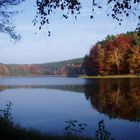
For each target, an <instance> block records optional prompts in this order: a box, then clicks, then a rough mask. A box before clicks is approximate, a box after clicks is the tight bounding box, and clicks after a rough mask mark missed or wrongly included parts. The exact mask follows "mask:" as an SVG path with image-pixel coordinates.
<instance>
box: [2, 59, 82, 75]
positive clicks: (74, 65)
mask: <svg viewBox="0 0 140 140" xmlns="http://www.w3.org/2000/svg"><path fill="white" fill-rule="evenodd" d="M83 60H84V59H83V58H77V59H71V60H65V61H60V62H51V63H43V64H24V65H22V64H10V65H6V64H2V63H1V64H0V76H30V75H61V76H78V75H79V74H81V73H82V67H81V66H82V63H83Z"/></svg>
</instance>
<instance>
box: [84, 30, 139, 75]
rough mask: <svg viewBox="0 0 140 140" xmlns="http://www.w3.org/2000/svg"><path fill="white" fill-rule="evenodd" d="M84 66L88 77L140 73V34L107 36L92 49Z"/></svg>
mask: <svg viewBox="0 0 140 140" xmlns="http://www.w3.org/2000/svg"><path fill="white" fill-rule="evenodd" d="M83 65H84V69H85V71H86V74H87V75H118V74H119V75H120V74H132V75H133V74H138V73H140V34H139V32H127V33H126V34H119V35H115V36H114V35H111V36H107V37H106V38H105V40H103V41H99V42H97V43H96V44H95V45H94V46H92V47H91V49H90V51H89V54H88V55H86V56H85V58H84V64H83Z"/></svg>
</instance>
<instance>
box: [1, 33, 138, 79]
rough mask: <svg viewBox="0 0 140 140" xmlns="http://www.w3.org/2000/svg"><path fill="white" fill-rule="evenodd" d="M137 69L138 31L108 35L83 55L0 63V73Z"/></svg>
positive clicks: (116, 72) (125, 71)
mask: <svg viewBox="0 0 140 140" xmlns="http://www.w3.org/2000/svg"><path fill="white" fill-rule="evenodd" d="M139 73H140V34H139V32H127V33H126V34H119V35H108V36H107V37H106V38H105V39H104V40H103V41H98V42H97V43H96V44H95V45H93V46H92V47H91V49H90V51H89V54H88V55H86V56H85V57H84V58H77V59H71V60H67V61H60V62H51V63H44V64H25V65H20V64H9V65H6V64H2V63H1V64H0V76H29V75H61V76H79V75H82V74H86V75H121V74H131V75H135V74H139Z"/></svg>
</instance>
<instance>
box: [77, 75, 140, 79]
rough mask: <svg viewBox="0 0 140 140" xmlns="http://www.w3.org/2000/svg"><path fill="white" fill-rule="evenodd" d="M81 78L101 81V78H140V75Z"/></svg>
mask: <svg viewBox="0 0 140 140" xmlns="http://www.w3.org/2000/svg"><path fill="white" fill-rule="evenodd" d="M79 77H80V78H87V79H101V78H105V79H107V78H140V75H106V76H100V75H98V76H88V75H80V76H79Z"/></svg>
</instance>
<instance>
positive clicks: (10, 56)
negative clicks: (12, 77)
mask: <svg viewBox="0 0 140 140" xmlns="http://www.w3.org/2000/svg"><path fill="white" fill-rule="evenodd" d="M33 1H34V0H26V1H25V2H24V3H22V4H21V5H20V6H18V9H20V10H23V11H24V12H23V13H21V14H18V15H17V16H16V17H15V23H16V27H17V31H18V32H19V33H20V34H21V35H22V39H21V40H20V41H19V42H16V43H13V42H12V41H10V39H9V36H8V35H5V34H2V33H0V38H1V40H0V63H5V64H31V63H45V62H52V61H60V60H67V59H73V58H79V57H83V56H85V55H86V54H88V52H89V49H90V47H91V46H92V45H94V44H95V43H96V42H97V41H99V40H103V39H104V38H105V37H106V36H107V35H112V34H119V33H125V32H127V31H132V30H134V29H135V27H136V22H135V20H134V19H133V20H132V21H133V23H132V22H130V21H129V20H128V21H127V22H125V23H124V24H123V25H122V26H118V23H117V22H116V21H114V20H112V19H111V18H108V17H107V16H106V14H107V11H106V10H102V11H97V12H96V14H95V17H94V21H92V20H90V19H89V16H90V14H89V13H90V11H91V8H90V7H88V6H87V5H88V3H87V0H83V3H84V5H85V7H83V9H82V13H81V15H79V17H78V20H77V21H75V20H74V18H73V17H70V18H69V19H68V20H65V19H63V18H62V15H60V14H55V15H54V16H52V17H51V25H49V30H51V33H52V35H51V37H48V36H47V31H46V29H47V28H48V27H46V26H44V28H43V29H42V30H41V31H38V29H37V27H34V26H33V24H32V20H33V19H34V17H35V15H36V12H35V8H34V5H33ZM35 32H37V34H36V35H35Z"/></svg>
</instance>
